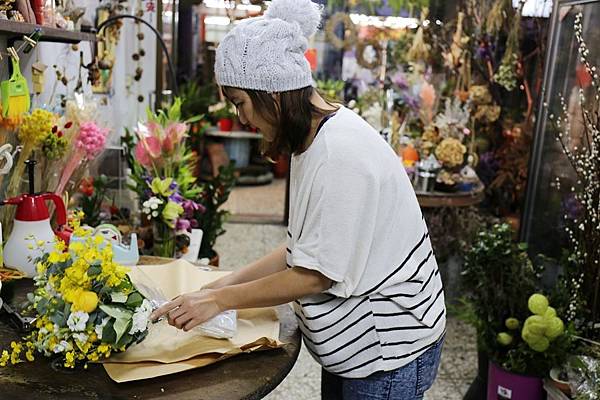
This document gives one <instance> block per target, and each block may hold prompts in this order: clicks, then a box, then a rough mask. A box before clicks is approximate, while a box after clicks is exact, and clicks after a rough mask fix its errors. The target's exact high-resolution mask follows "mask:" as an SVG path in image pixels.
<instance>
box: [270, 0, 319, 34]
mask: <svg viewBox="0 0 600 400" xmlns="http://www.w3.org/2000/svg"><path fill="white" fill-rule="evenodd" d="M321 10H322V7H321V6H320V5H318V4H316V3H313V2H312V1H310V0H273V2H271V5H270V6H269V8H268V9H267V11H266V12H265V18H272V19H274V18H279V19H281V20H284V21H286V22H289V23H294V22H295V23H297V24H298V25H299V26H300V30H301V31H302V34H303V35H304V36H305V37H307V38H308V37H310V36H312V35H314V34H315V33H316V32H317V28H318V27H319V24H320V23H321Z"/></svg>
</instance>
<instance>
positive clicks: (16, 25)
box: [0, 20, 96, 43]
mask: <svg viewBox="0 0 600 400" xmlns="http://www.w3.org/2000/svg"><path fill="white" fill-rule="evenodd" d="M36 29H39V30H40V31H41V32H42V37H41V38H40V41H43V42H55V43H79V42H84V41H87V42H93V41H95V40H96V35H95V34H94V33H87V32H78V31H68V30H65V29H57V28H50V27H49V26H43V25H35V24H28V23H26V22H16V21H7V20H0V36H6V37H8V40H9V42H10V41H18V40H20V39H21V38H22V36H23V35H29V34H30V33H32V32H33V31H35V30H36Z"/></svg>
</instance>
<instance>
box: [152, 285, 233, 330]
mask: <svg viewBox="0 0 600 400" xmlns="http://www.w3.org/2000/svg"><path fill="white" fill-rule="evenodd" d="M215 294H216V290H212V289H201V290H198V291H196V292H191V293H186V294H183V295H181V296H178V297H176V298H174V299H173V300H172V301H170V302H168V303H167V304H164V305H163V306H161V307H159V308H157V309H156V310H155V311H154V312H153V313H152V314H151V315H150V320H152V321H155V320H157V319H159V318H160V317H162V316H165V315H166V316H167V317H168V320H169V325H172V326H174V327H176V328H178V329H183V330H184V331H186V332H187V331H189V330H190V329H192V328H193V327H195V326H197V325H199V324H201V323H203V322H205V321H208V320H209V319H211V318H212V317H214V316H216V315H217V314H219V313H221V312H223V311H224V310H221V308H220V307H219V304H218V303H217V300H216V299H217V297H216V295H215Z"/></svg>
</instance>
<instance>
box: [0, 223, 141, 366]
mask: <svg viewBox="0 0 600 400" xmlns="http://www.w3.org/2000/svg"><path fill="white" fill-rule="evenodd" d="M80 218H81V214H79V215H78V216H77V218H76V219H75V221H74V226H73V227H74V229H75V233H76V234H77V235H78V236H80V237H86V239H85V241H83V242H76V243H73V244H71V245H70V246H69V248H68V249H67V248H66V245H65V244H64V242H62V241H58V242H57V243H56V244H55V248H54V250H53V251H51V252H49V253H46V254H43V255H41V257H40V258H39V259H38V260H37V261H36V263H37V272H38V275H37V276H36V277H35V278H34V281H35V290H34V292H33V293H29V295H28V302H29V310H30V311H31V312H33V314H34V315H35V317H36V320H35V325H34V329H33V331H32V332H31V333H30V334H28V335H27V336H26V337H25V338H24V339H23V340H22V341H21V342H13V343H12V344H11V349H10V350H9V349H4V350H2V352H1V354H0V365H2V366H5V365H7V364H8V363H9V362H10V363H11V364H17V363H19V362H23V361H33V360H34V358H35V356H36V355H42V356H44V357H57V358H58V360H59V362H60V364H61V365H63V366H64V367H66V368H74V367H75V366H77V365H82V366H83V367H84V368H86V367H87V363H88V362H96V361H99V360H102V359H106V358H108V357H109V356H110V355H111V354H112V353H115V352H122V351H125V350H126V349H127V348H128V347H129V346H130V345H132V344H135V343H138V342H140V341H142V340H143V339H144V337H145V336H146V334H147V333H148V318H149V316H150V313H151V312H152V306H151V304H150V302H149V301H148V300H146V299H144V297H143V296H142V295H141V294H140V293H139V292H138V291H137V290H136V289H135V287H134V286H133V284H132V283H131V281H130V279H129V277H128V276H127V269H126V268H125V267H122V266H120V265H118V264H116V263H115V262H114V261H113V259H112V248H111V245H110V243H107V242H105V239H103V238H102V237H100V236H95V237H93V238H92V236H90V235H89V231H87V230H85V229H81V228H80V227H79V221H78V220H79V219H80Z"/></svg>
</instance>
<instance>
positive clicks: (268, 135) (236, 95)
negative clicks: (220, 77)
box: [227, 88, 275, 142]
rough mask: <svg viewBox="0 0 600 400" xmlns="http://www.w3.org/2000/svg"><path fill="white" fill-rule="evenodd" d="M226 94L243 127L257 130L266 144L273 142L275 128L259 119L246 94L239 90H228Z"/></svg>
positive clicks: (258, 114)
mask: <svg viewBox="0 0 600 400" xmlns="http://www.w3.org/2000/svg"><path fill="white" fill-rule="evenodd" d="M227 94H228V97H229V100H231V102H232V103H233V105H234V106H235V107H236V108H237V113H238V117H239V119H240V122H241V123H242V124H243V125H249V126H250V127H252V128H256V129H258V130H259V131H260V133H261V134H262V135H263V140H265V141H266V142H272V141H273V140H275V127H274V126H273V125H272V124H270V123H269V122H268V121H265V120H264V119H263V118H261V116H260V113H258V112H256V111H255V110H254V106H253V104H252V100H251V99H250V96H248V93H246V92H245V91H243V90H241V89H235V88H228V90H227Z"/></svg>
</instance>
